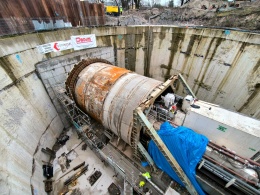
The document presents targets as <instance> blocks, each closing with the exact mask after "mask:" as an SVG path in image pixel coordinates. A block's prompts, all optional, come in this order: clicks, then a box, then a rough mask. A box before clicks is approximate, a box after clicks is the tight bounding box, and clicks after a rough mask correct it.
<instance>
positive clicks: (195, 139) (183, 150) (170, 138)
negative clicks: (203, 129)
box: [148, 122, 208, 195]
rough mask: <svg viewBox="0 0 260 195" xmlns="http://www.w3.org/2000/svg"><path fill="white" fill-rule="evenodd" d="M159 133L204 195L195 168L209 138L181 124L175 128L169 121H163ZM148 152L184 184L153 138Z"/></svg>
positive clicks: (171, 175) (201, 194)
mask: <svg viewBox="0 0 260 195" xmlns="http://www.w3.org/2000/svg"><path fill="white" fill-rule="evenodd" d="M157 133H158V135H159V136H160V138H161V139H162V140H163V142H164V144H165V145H166V146H167V148H168V149H169V150H170V152H171V153H172V155H173V156H174V158H175V159H176V161H177V162H178V163H179V165H180V166H181V168H182V170H183V171H184V172H185V174H186V175H187V177H188V178H189V179H190V181H191V183H192V184H193V186H194V187H195V189H196V190H197V192H198V193H199V194H200V195H204V194H205V193H204V192H203V190H202V189H201V187H200V186H199V184H198V183H197V180H196V176H195V175H196V173H195V169H196V166H197V164H198V163H199V161H200V160H201V158H202V156H203V154H204V153H205V150H206V146H207V144H208V138H207V137H205V136H204V135H201V134H198V133H195V132H194V131H193V130H191V129H189V128H187V127H183V126H180V127H177V128H174V127H173V126H171V125H170V123H169V122H165V123H163V124H162V125H161V128H160V130H159V131H158V132H157ZM148 152H149V154H150V155H151V157H152V159H153V160H154V162H155V164H156V165H157V166H158V167H159V168H160V169H161V170H163V171H165V172H166V173H167V174H168V175H169V176H170V177H171V178H172V179H173V180H175V181H176V182H178V183H179V184H181V185H183V183H182V182H181V180H180V179H179V177H178V176H177V174H176V173H175V172H174V170H173V169H172V167H171V165H170V164H169V163H168V161H167V160H166V159H165V157H164V156H163V154H162V153H161V152H160V150H159V149H158V147H157V146H156V145H155V143H154V141H153V140H151V141H150V143H149V146H148ZM183 186H184V185H183Z"/></svg>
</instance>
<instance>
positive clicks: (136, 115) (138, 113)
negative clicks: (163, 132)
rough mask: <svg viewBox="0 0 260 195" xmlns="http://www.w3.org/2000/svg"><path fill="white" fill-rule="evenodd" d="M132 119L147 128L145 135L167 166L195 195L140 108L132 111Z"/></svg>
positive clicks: (182, 172)
mask: <svg viewBox="0 0 260 195" xmlns="http://www.w3.org/2000/svg"><path fill="white" fill-rule="evenodd" d="M134 118H136V119H137V120H138V121H139V123H140V124H141V125H142V126H144V127H147V133H148V134H149V135H150V137H151V138H152V139H153V141H154V143H155V144H156V146H157V147H158V148H159V150H160V151H161V153H162V154H163V155H164V157H165V159H166V160H167V161H168V162H169V164H170V165H171V167H172V168H173V170H174V171H175V173H176V174H177V175H178V177H179V178H180V180H181V181H182V182H183V184H184V185H185V187H186V189H187V190H188V191H189V193H190V194H192V195H197V194H198V193H197V191H196V190H195V188H194V186H193V185H192V183H191V182H190V180H189V178H188V177H187V176H186V174H185V173H184V171H183V170H182V168H181V167H180V165H179V164H178V162H177V161H176V160H175V158H174V157H173V156H172V154H171V152H170V151H169V150H168V148H167V146H166V145H165V144H164V142H163V141H162V140H161V138H160V137H159V135H158V134H157V132H156V131H155V129H154V128H153V125H152V124H151V123H150V122H149V121H148V119H147V118H146V116H145V115H144V113H143V111H142V110H141V108H140V107H138V108H137V109H136V110H134Z"/></svg>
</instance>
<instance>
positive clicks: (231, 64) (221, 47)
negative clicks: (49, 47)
mask: <svg viewBox="0 0 260 195" xmlns="http://www.w3.org/2000/svg"><path fill="white" fill-rule="evenodd" d="M78 34H96V36H97V45H98V47H100V48H98V49H95V51H97V55H94V56H99V57H104V58H107V59H109V60H111V61H114V62H115V64H116V65H118V66H121V67H125V68H128V69H130V70H133V71H136V72H137V73H139V74H143V75H146V76H151V77H153V78H155V79H158V80H161V81H163V80H165V79H167V78H168V77H169V75H171V74H175V73H179V72H181V73H183V74H184V76H185V78H187V80H188V83H189V84H190V86H191V87H192V89H193V90H194V91H195V93H196V95H197V96H198V97H199V98H200V99H203V100H206V101H210V102H213V103H217V104H220V105H222V106H223V107H225V108H228V109H232V110H237V111H240V112H242V113H245V114H247V115H251V116H253V117H256V118H260V111H259V110H260V109H259V105H258V102H259V101H260V93H259V91H260V78H259V75H260V66H259V65H260V60H259V59H260V55H259V51H260V35H257V34H250V33H244V32H236V31H231V33H230V35H225V33H224V31H223V30H215V29H189V28H175V27H157V26H156V27H155V26H154V27H143V26H142V27H141V26H140V27H118V28H116V27H107V28H97V29H96V28H92V29H88V28H77V29H66V30H59V31H53V32H43V33H35V34H27V35H20V36H15V37H6V38H2V39H0V45H1V47H0V106H1V107H0V108H1V109H0V119H1V120H0V150H1V153H0V154H1V159H0V189H1V194H17V192H19V194H30V193H31V192H30V191H31V187H30V185H31V184H32V185H33V187H34V191H35V193H36V194H44V185H43V182H42V181H43V180H44V178H43V176H42V168H41V166H42V160H45V161H47V160H48V157H47V156H45V155H43V154H42V153H41V152H40V149H41V148H43V147H51V146H52V145H53V144H54V142H55V140H56V137H57V135H58V134H59V133H60V132H61V130H62V129H63V127H64V124H63V123H62V122H61V118H60V116H59V115H58V113H57V111H56V109H55V108H54V106H53V103H52V101H53V100H52V101H51V99H50V98H49V96H48V93H47V92H46V89H45V88H44V85H45V87H46V85H47V84H48V83H47V84H46V83H44V85H43V84H42V82H41V80H40V79H39V77H38V74H36V71H35V64H37V63H39V62H41V67H40V69H41V70H42V72H40V74H41V76H42V75H44V74H45V76H46V78H45V79H48V82H49V79H51V78H54V79H55V82H56V81H60V80H61V79H64V76H62V75H58V72H59V71H60V70H61V69H58V68H61V67H63V69H64V68H65V69H64V71H62V74H65V73H66V72H67V71H66V67H67V65H70V64H71V63H70V60H67V62H66V63H64V64H62V63H60V62H59V61H55V60H56V59H58V58H55V57H58V56H62V55H67V54H70V53H72V52H73V50H67V51H63V52H57V53H50V54H46V55H43V54H39V53H38V52H37V49H36V46H38V45H40V44H44V43H49V42H54V41H59V40H68V39H70V36H71V35H78ZM104 47H106V48H111V51H112V52H113V55H111V52H110V54H109V56H106V53H104V54H103V53H102V51H103V49H102V48H104ZM85 51H86V52H87V51H89V50H85ZM109 51H110V50H109ZM81 52H82V53H81V54H79V57H77V56H75V59H76V60H75V61H79V60H80V59H81V58H82V56H83V57H84V56H86V54H84V51H81ZM99 52H100V53H99ZM87 56H88V55H87ZM66 57H67V56H64V58H63V60H65V61H66ZM52 58H54V59H52ZM48 60H49V61H48ZM42 61H45V62H42ZM51 62H55V63H54V64H56V65H57V67H55V68H57V69H55V71H54V72H55V73H51V70H52V69H48V68H49V67H51ZM73 62H74V61H73ZM59 63H60V64H59ZM44 64H45V65H46V69H45V68H44V66H45V65H44ZM56 65H55V66H56ZM40 69H39V70H40ZM63 69H62V70H63ZM44 72H45V73H44ZM46 73H47V75H46ZM49 73H51V76H50V75H49ZM56 73H57V75H56ZM59 74H60V73H59ZM43 79H44V78H43ZM46 88H47V87H46ZM47 90H48V89H47ZM50 91H51V90H48V92H49V94H50V95H51V92H50ZM178 91H179V92H180V93H182V91H183V89H182V88H181V87H180V86H179V87H178ZM33 159H34V160H33Z"/></svg>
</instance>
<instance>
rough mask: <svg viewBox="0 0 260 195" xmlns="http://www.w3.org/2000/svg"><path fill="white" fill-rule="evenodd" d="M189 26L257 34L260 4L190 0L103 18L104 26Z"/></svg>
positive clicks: (218, 0) (255, 2) (259, 23)
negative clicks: (245, 30)
mask: <svg viewBox="0 0 260 195" xmlns="http://www.w3.org/2000/svg"><path fill="white" fill-rule="evenodd" d="M148 24H151V25H181V26H183V25H185V26H187V25H189V26H193V25H196V26H201V25H203V26H215V27H229V28H241V29H248V30H257V31H259V30H260V1H259V0H257V1H254V2H249V1H241V2H239V1H236V3H235V4H229V3H228V2H223V1H220V0H211V1H209V0H193V1H191V2H190V3H188V4H185V5H184V6H182V7H177V8H160V9H159V8H152V9H147V10H129V11H125V12H124V13H123V15H122V16H120V17H119V18H117V17H110V16H107V25H122V26H127V25H148Z"/></svg>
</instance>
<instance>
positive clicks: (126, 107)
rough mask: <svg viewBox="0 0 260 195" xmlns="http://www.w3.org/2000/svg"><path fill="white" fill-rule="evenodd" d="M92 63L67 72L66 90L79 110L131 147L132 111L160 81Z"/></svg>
mask: <svg viewBox="0 0 260 195" xmlns="http://www.w3.org/2000/svg"><path fill="white" fill-rule="evenodd" d="M92 62H93V63H89V61H88V60H85V63H87V64H88V65H87V66H85V67H84V68H80V67H79V66H76V67H75V68H76V69H78V70H74V69H73V70H72V71H71V74H70V75H69V77H68V79H67V81H66V86H67V90H68V89H69V90H70V92H71V93H72V96H73V97H74V99H75V102H76V103H77V105H78V106H79V107H80V108H81V109H82V110H83V111H85V112H86V113H87V114H89V115H90V116H91V117H93V118H94V119H96V120H98V121H99V122H100V123H102V124H103V126H105V127H106V128H108V129H110V130H111V131H113V132H114V133H115V134H116V135H118V136H119V137H121V138H122V139H123V140H124V141H125V142H126V143H128V144H130V145H131V135H132V126H133V110H134V109H135V108H137V107H138V105H139V104H140V103H141V102H142V101H143V100H144V99H145V98H146V97H147V96H148V95H149V94H150V93H151V92H152V91H153V89H154V88H156V87H157V86H158V85H160V84H161V83H162V82H160V81H157V80H154V79H151V78H147V77H144V76H141V75H138V74H136V73H133V72H130V71H129V70H127V69H124V68H119V67H116V66H112V65H109V64H107V63H104V61H102V60H101V61H100V62H98V60H94V61H92ZM79 64H80V63H79ZM81 66H84V63H81ZM79 70H80V71H79ZM75 74H77V75H75ZM72 78H74V79H72ZM68 86H70V87H68Z"/></svg>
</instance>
